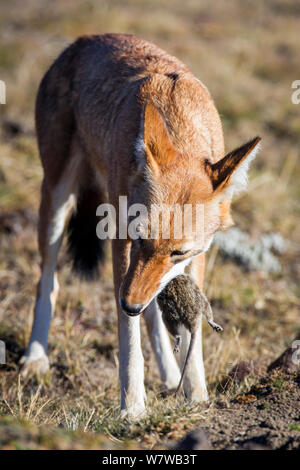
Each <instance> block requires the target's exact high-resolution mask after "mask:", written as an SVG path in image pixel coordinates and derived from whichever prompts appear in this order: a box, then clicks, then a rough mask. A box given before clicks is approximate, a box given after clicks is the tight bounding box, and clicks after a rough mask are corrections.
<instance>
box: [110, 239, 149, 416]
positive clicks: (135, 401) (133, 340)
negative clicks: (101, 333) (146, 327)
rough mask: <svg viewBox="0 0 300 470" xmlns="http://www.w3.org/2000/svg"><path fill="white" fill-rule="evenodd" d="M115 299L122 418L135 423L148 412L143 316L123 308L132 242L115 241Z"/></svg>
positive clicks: (113, 244) (113, 246) (113, 248)
mask: <svg viewBox="0 0 300 470" xmlns="http://www.w3.org/2000/svg"><path fill="white" fill-rule="evenodd" d="M112 253H113V267H114V284H115V286H114V287H115V296H116V303H117V309H118V334H119V378H120V391H121V416H122V417H126V416H127V417H129V418H132V419H135V418H139V417H141V416H142V415H143V414H144V412H145V396H146V395H145V388H144V359H143V354H142V347H141V332H140V316H139V315H138V316H136V317H130V316H128V315H127V314H126V313H125V312H124V311H123V310H122V308H121V306H120V302H119V290H120V285H121V282H122V279H123V277H124V274H125V273H126V270H127V268H128V265H129V256H130V242H128V241H127V240H118V239H115V240H113V243H112Z"/></svg>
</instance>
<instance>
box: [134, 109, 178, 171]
mask: <svg viewBox="0 0 300 470" xmlns="http://www.w3.org/2000/svg"><path fill="white" fill-rule="evenodd" d="M136 153H139V154H141V153H143V154H144V155H146V161H147V163H148V165H149V166H150V167H151V168H152V170H154V171H155V172H158V171H159V167H161V166H165V165H168V164H169V163H171V161H173V160H174V158H175V157H176V155H177V153H176V150H175V149H174V146H173V144H172V142H171V139H170V136H169V133H168V130H167V126H166V124H165V121H164V118H163V116H162V115H161V113H160V112H159V111H158V109H157V108H156V107H155V106H154V105H153V103H151V102H150V101H148V102H147V103H146V105H145V107H144V112H143V116H142V119H141V126H140V132H139V136H138V139H137V142H136Z"/></svg>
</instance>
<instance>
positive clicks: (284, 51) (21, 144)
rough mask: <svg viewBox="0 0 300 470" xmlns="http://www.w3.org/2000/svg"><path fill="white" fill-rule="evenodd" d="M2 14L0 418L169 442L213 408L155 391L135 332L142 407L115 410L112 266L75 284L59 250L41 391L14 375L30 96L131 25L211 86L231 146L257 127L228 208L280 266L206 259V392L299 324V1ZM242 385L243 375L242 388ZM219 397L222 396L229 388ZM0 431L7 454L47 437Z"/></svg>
mask: <svg viewBox="0 0 300 470" xmlns="http://www.w3.org/2000/svg"><path fill="white" fill-rule="evenodd" d="M0 8H1V17H0V37H1V42H0V79H2V80H5V81H6V84H7V105H6V106H2V105H0V113H1V115H0V121H1V122H2V120H12V121H16V122H18V123H19V125H20V126H21V128H22V130H23V131H24V132H21V133H19V134H17V135H16V136H15V137H12V136H11V135H9V133H8V132H7V131H4V130H3V129H2V138H1V142H0V154H1V160H0V216H1V214H3V213H9V214H10V215H12V214H13V221H12V222H11V227H12V230H13V231H14V232H15V233H13V234H10V235H9V234H7V233H5V230H4V229H3V226H2V225H1V220H2V219H1V220H0V250H1V251H0V338H1V339H3V340H5V341H6V342H7V348H8V364H7V366H6V367H5V368H4V367H1V371H0V390H1V392H0V393H1V396H0V398H1V401H0V413H1V414H2V415H12V416H13V417H14V418H16V419H17V420H21V421H20V422H21V423H24V420H25V421H26V422H27V421H29V422H30V423H32V424H31V425H30V426H31V429H43V427H40V426H41V425H42V424H44V425H45V424H46V425H51V426H53V427H54V428H56V427H61V428H66V429H68V430H71V431H72V432H73V431H76V432H77V430H79V431H78V432H82V433H84V432H86V431H91V432H96V433H97V435H98V434H99V433H101V435H104V436H106V437H103V440H102V441H101V442H100V441H97V442H96V441H93V439H94V438H93V435H94V434H89V439H91V442H93V444H91V446H93V445H95V446H97V445H98V446H103V447H105V446H106V445H116V446H117V447H118V446H125V447H126V446H130V445H132V444H130V442H129V441H130V440H134V441H135V444H134V445H135V446H139V445H141V446H144V447H146V448H151V447H153V446H158V445H161V444H160V443H161V441H167V440H170V439H175V438H179V437H180V436H182V435H183V434H184V433H185V431H186V430H187V429H190V428H191V427H193V426H195V423H198V422H203V420H205V417H206V414H207V413H209V410H205V409H201V407H191V406H189V405H187V404H185V403H184V402H182V401H179V402H174V399H173V398H172V397H169V398H162V397H161V396H160V382H159V377H158V372H157V369H156V366H155V363H154V357H153V354H152V352H151V350H150V346H149V341H148V338H147V336H146V331H145V328H144V326H143V347H144V351H145V363H146V387H147V390H148V397H149V401H148V406H149V415H148V416H147V418H145V419H144V420H143V421H141V422H140V423H138V424H131V425H129V424H128V423H124V422H121V421H120V420H119V418H118V412H117V407H118V380H117V352H118V351H117V339H116V321H115V320H116V314H115V306H114V300H113V287H112V280H111V267H110V266H108V267H107V271H106V274H105V279H104V280H103V282H102V283H100V284H92V285H85V284H80V283H79V281H78V280H76V279H74V278H73V276H72V274H71V273H70V270H69V267H68V266H66V265H65V263H64V261H65V258H64V256H62V257H61V260H60V276H59V277H60V284H61V286H63V288H62V289H61V293H60V296H59V300H58V305H57V309H56V316H55V319H54V321H53V324H52V327H51V334H50V358H51V364H52V367H51V371H50V373H49V374H48V376H47V377H46V378H45V380H44V382H43V384H42V385H38V384H37V383H36V382H35V381H34V380H33V379H31V380H29V381H27V382H23V381H21V380H20V379H19V377H18V367H17V360H18V359H19V358H20V356H21V354H22V351H23V350H24V347H25V344H26V342H27V340H28V337H29V333H30V326H31V322H32V314H33V302H34V294H35V284H36V282H37V280H38V275H39V265H38V263H39V259H38V255H37V244H36V235H35V226H36V220H35V216H34V214H36V211H37V207H38V200H39V185H40V181H41V177H42V172H41V168H40V164H39V159H38V154H37V149H36V143H35V139H34V135H33V108H34V97H35V94H36V90H37V87H38V83H39V81H40V79H41V77H42V75H43V73H44V71H45V70H46V68H47V66H48V65H49V64H50V63H51V61H52V60H53V59H54V58H55V56H56V55H57V54H58V53H59V52H60V51H61V49H62V48H63V47H64V46H65V45H66V44H68V43H70V42H71V41H72V40H73V39H74V38H75V37H76V36H78V35H80V34H86V33H95V32H98V33H102V32H107V31H122V32H131V33H135V34H138V35H140V36H143V37H145V38H147V39H150V40H152V41H154V42H156V43H157V44H158V45H160V46H161V47H163V48H165V49H167V50H168V51H169V52H171V53H173V54H175V55H177V56H178V57H179V58H181V59H182V60H183V61H185V62H186V63H187V64H188V65H189V66H190V67H191V69H192V70H193V71H194V73H195V74H196V75H197V76H198V77H199V78H201V79H202V80H203V81H204V83H206V85H208V87H209V89H210V91H211V93H212V94H213V96H214V98H215V101H216V104H217V107H218V109H219V111H220V113H221V116H222V121H223V124H224V132H225V140H226V146H227V149H228V150H229V149H231V148H233V147H234V146H235V145H239V144H241V143H242V142H243V141H245V140H247V139H248V138H251V137H252V136H254V135H256V134H261V135H262V136H263V139H264V144H263V150H262V151H261V153H260V156H259V157H258V158H257V161H256V163H255V164H254V166H253V169H252V171H251V181H250V188H249V189H250V191H249V193H248V194H246V195H242V196H241V197H240V198H239V199H238V200H236V201H235V203H234V217H235V221H236V223H237V224H238V226H239V227H240V228H241V229H243V230H246V231H248V232H249V233H250V234H251V235H252V236H253V237H256V236H257V235H259V234H261V233H263V232H268V231H278V232H280V233H281V234H282V236H283V237H284V238H286V239H287V240H289V242H290V243H289V248H288V251H287V253H286V254H285V255H284V256H283V257H282V259H281V263H282V266H283V269H282V273H281V274H280V275H276V276H275V275H270V274H266V273H262V272H252V273H245V272H243V271H242V270H241V268H240V267H239V266H236V265H235V264H233V263H232V262H230V261H226V262H225V261H224V260H222V259H221V257H220V255H219V253H218V252H217V250H216V249H213V250H212V251H211V252H210V254H209V256H208V269H207V278H206V286H205V288H206V292H207V293H208V296H209V298H210V299H211V300H212V302H213V305H214V310H215V317H216V320H217V321H220V323H221V324H223V325H224V326H225V332H224V334H223V336H222V337H219V336H217V335H214V334H212V333H211V332H210V331H209V330H208V329H206V330H205V339H204V347H205V363H206V369H207V380H208V385H209V389H210V393H211V396H212V399H214V397H215V395H216V385H217V383H218V381H219V380H221V379H222V378H223V377H224V375H226V374H227V373H228V371H229V370H230V369H231V367H232V365H234V364H236V363H237V362H238V361H240V360H241V359H258V358H260V357H262V356H265V357H268V358H270V359H272V358H274V357H276V356H277V355H278V354H279V353H280V352H281V351H282V349H284V348H285V347H286V346H287V345H288V344H290V342H291V340H292V339H293V338H294V336H295V334H296V332H297V331H298V330H299V273H300V266H299V242H298V240H299V196H300V193H299V183H298V181H299V176H300V170H299V163H298V157H299V137H300V118H299V110H300V107H299V106H300V105H299V106H298V107H297V106H296V105H294V104H292V102H291V98H290V97H291V83H292V81H294V80H296V79H299V76H297V72H298V71H299V62H300V57H299V56H300V49H299V44H298V37H299V34H298V28H299V16H300V9H299V5H298V4H297V2H296V0H295V1H285V0H276V1H272V2H271V1H266V2H259V1H258V0H257V1H251V2H250V1H249V2H248V1H247V2H238V0H234V1H232V2H226V1H225V0H224V1H220V2H213V3H212V2H210V1H208V0H204V1H203V2H201V4H199V2H198V1H196V0H188V1H186V2H184V3H182V2H180V1H179V0H175V1H173V2H172V7H170V2H168V1H167V0H160V1H158V0H144V1H137V0H130V1H127V2H122V4H120V2H117V1H108V0H107V1H101V2H96V1H82V0H74V1H72V2H67V0H60V1H58V0H55V1H52V2H46V1H37V0H31V1H28V2H26V6H24V4H23V3H22V2H20V0H11V1H10V2H4V1H0ZM1 122H0V123H1ZM251 383H252V382H251V379H249V380H248V382H247V381H246V382H244V383H243V384H242V385H241V390H243V389H247V388H249V387H250V386H251ZM239 391H240V390H234V392H235V393H237V392H239ZM228 393H229V395H228V397H227V398H228V399H230V398H231V395H230V393H233V392H228ZM5 419H7V418H5ZM11 425H12V424H11V422H10V421H9V420H8V421H5V426H11ZM54 428H53V429H54ZM53 432H54V433H55V432H56V431H53ZM36 433H43V431H36ZM16 434H17V435H18V432H17V433H16ZM1 436H2V435H1V431H0V443H2V445H8V446H11V447H17V448H18V445H19V446H21V447H24V446H25V447H26V446H29V447H33V446H35V445H37V446H38V444H36V443H37V442H38V440H39V439H41V441H42V442H43V439H42V438H40V437H36V438H34V439H33V441H30V443H27V444H26V443H24V442H23V441H22V439H21V438H20V439H19V444H18V439H17V440H16V441H13V443H11V442H9V443H7V442H6V441H5V440H3V439H2V438H1ZM39 436H40V434H39ZM59 436H60V437H59V438H57V436H56V437H53V436H52V437H51V439H50V441H49V442H50V444H49V445H48V447H49V446H50V447H51V445H52V447H55V446H56V445H58V444H57V441H59V440H60V439H62V442H65V441H64V440H63V438H62V435H61V434H59ZM80 436H81V435H80ZM1 439H2V440H1ZM45 439H46V438H45ZM76 439H77V440H78V439H79V440H80V439H81V437H78V436H77V435H76V434H70V435H68V437H67V442H71V443H72V442H73V443H75V444H74V446H75V447H76V445H77V444H76V442H77V440H76ZM106 439H108V442H109V444H107V440H106ZM128 439H129V441H128ZM46 440H47V439H46ZM34 442H35V444H34ZM95 442H96V443H95ZM5 443H6V444H5ZM63 445H64V444H63ZM67 445H68V444H66V446H67ZM70 445H72V444H70ZM85 445H86V447H88V446H89V444H88V439H87V440H85ZM164 445H165V444H164ZM45 446H46V447H47V445H46V444H45Z"/></svg>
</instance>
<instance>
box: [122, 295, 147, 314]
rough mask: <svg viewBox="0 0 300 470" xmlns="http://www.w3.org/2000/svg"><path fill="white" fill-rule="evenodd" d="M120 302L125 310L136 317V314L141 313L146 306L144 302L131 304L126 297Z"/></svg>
mask: <svg viewBox="0 0 300 470" xmlns="http://www.w3.org/2000/svg"><path fill="white" fill-rule="evenodd" d="M120 304H121V307H122V309H123V310H125V312H126V313H127V314H128V315H130V316H131V317H135V316H136V315H138V314H139V313H141V311H142V310H143V307H144V305H143V304H132V305H130V304H128V303H127V302H126V300H124V299H121V301H120Z"/></svg>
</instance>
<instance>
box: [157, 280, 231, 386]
mask: <svg viewBox="0 0 300 470" xmlns="http://www.w3.org/2000/svg"><path fill="white" fill-rule="evenodd" d="M157 302H158V305H159V308H160V309H161V311H162V318H163V321H164V323H165V325H166V327H167V329H168V331H169V333H170V334H171V335H172V336H174V338H175V339H176V343H175V348H174V352H177V350H178V347H179V345H180V338H181V337H180V326H182V325H183V326H185V327H186V328H187V329H188V330H189V332H190V333H191V340H190V345H189V349H188V352H187V355H186V359H185V363H184V366H183V370H182V374H181V379H180V382H179V385H178V387H177V390H176V394H177V393H178V392H179V390H180V388H181V385H182V382H183V379H184V374H185V371H186V368H187V365H188V363H189V359H190V356H191V353H192V351H193V347H194V344H195V339H196V334H197V329H198V322H199V319H200V315H201V314H203V315H204V316H205V318H206V320H207V321H208V323H209V325H210V326H211V327H212V328H213V329H214V330H216V331H218V332H220V331H223V328H222V327H221V326H220V325H218V324H217V323H215V322H214V318H213V313H212V309H211V306H210V304H209V302H208V300H207V298H206V296H205V295H204V294H203V292H202V291H201V290H200V289H199V287H198V286H197V285H196V284H195V282H194V281H193V280H192V279H191V278H190V277H189V276H185V275H180V276H177V277H175V278H174V279H172V280H171V281H170V282H169V283H168V284H167V286H166V287H165V288H164V289H163V290H162V292H160V293H159V294H158V296H157Z"/></svg>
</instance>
